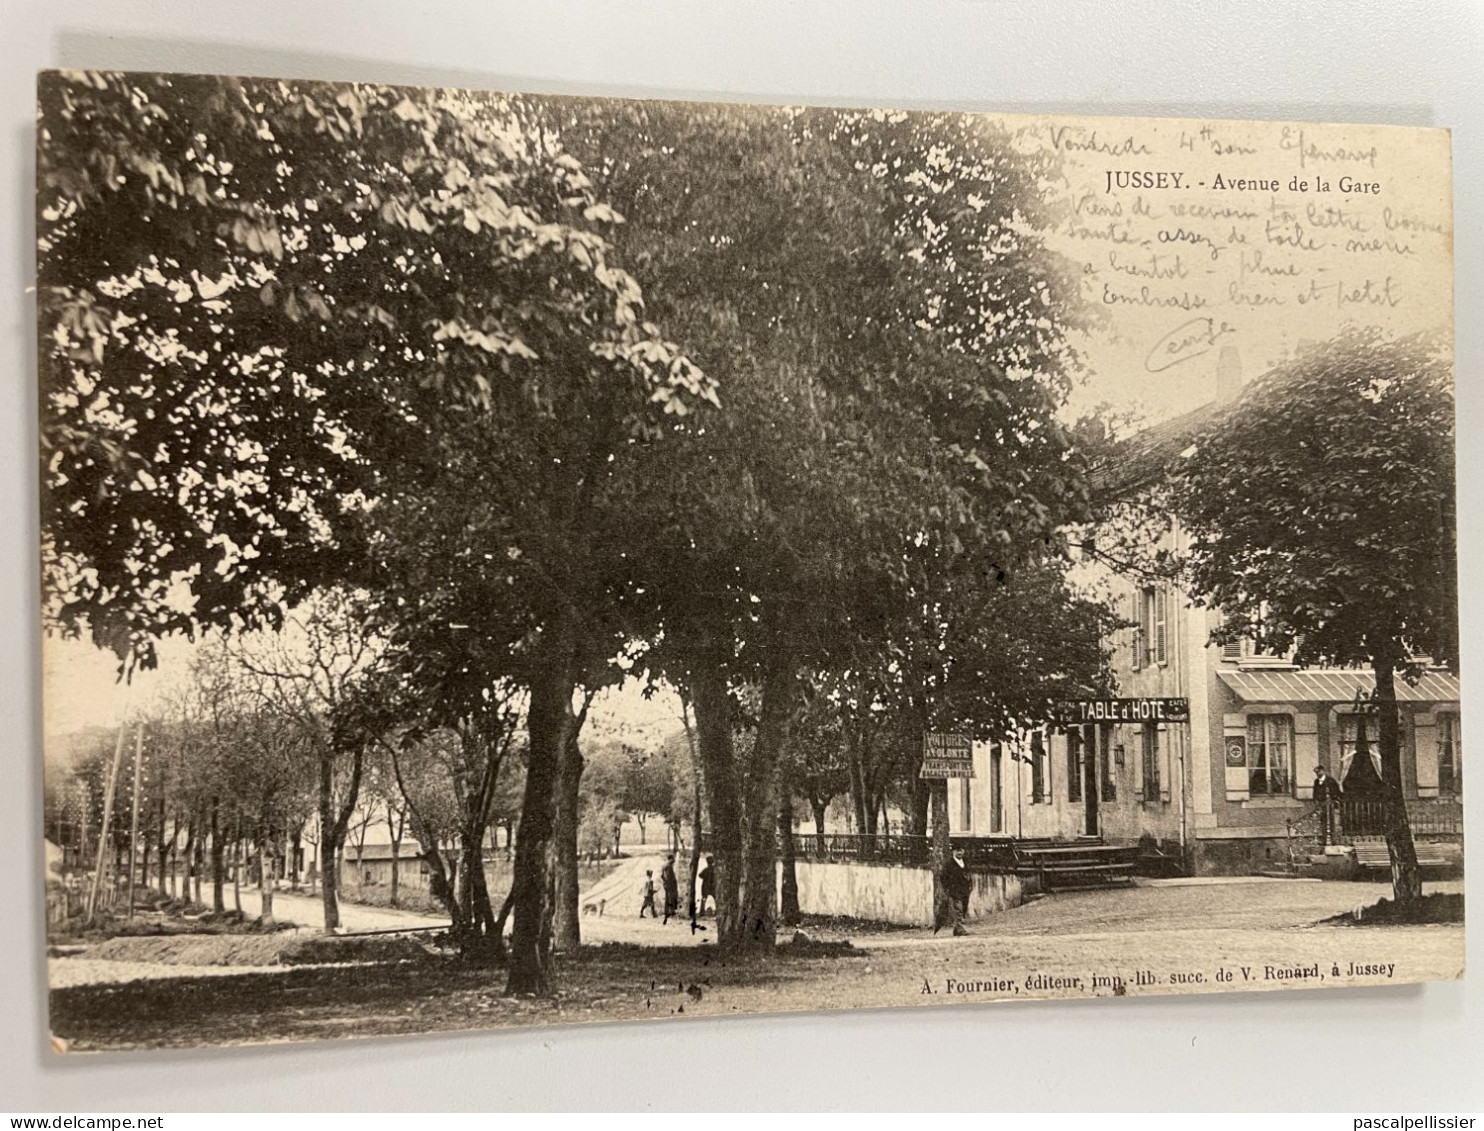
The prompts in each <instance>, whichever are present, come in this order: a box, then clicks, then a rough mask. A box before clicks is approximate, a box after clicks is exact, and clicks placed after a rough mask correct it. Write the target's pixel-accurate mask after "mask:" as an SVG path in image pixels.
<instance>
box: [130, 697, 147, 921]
mask: <svg viewBox="0 0 1484 1131" xmlns="http://www.w3.org/2000/svg"><path fill="white" fill-rule="evenodd" d="M143 756H144V724H143V723H140V724H139V728H138V729H137V730H136V731H135V732H134V792H133V794H132V795H131V796H130V798H129V810H130V812H129V911H128V917H129V918H130V919H132V918H134V867H135V864H136V862H137V861H138V860H139V778H140V765H141V763H142V761H143Z"/></svg>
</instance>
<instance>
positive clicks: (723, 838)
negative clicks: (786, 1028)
mask: <svg viewBox="0 0 1484 1131" xmlns="http://www.w3.org/2000/svg"><path fill="white" fill-rule="evenodd" d="M699 643H700V647H699V648H698V650H697V658H696V662H695V663H693V664H692V665H691V681H690V699H691V702H692V704H694V708H695V713H696V747H697V750H698V751H699V752H700V758H701V768H702V771H703V775H704V778H705V786H706V798H707V803H708V808H709V809H710V812H711V853H710V855H711V857H712V863H711V875H712V883H713V887H714V891H715V894H716V933H717V941H718V943H723V944H727V941H728V940H735V939H736V938H737V937H738V935H739V934H741V933H742V928H741V915H742V911H741V907H740V903H741V899H740V896H741V892H742V852H743V848H742V844H743V842H742V805H741V800H742V798H741V786H740V783H739V782H738V780H737V766H736V758H735V755H734V752H733V750H732V704H731V699H730V697H729V695H728V692H727V680H726V673H725V671H724V670H723V669H722V667H721V666H720V660H721V658H722V656H721V650H720V648H719V647H718V646H717V645H716V644H715V643H713V642H711V641H705V640H702V641H700V642H699Z"/></svg>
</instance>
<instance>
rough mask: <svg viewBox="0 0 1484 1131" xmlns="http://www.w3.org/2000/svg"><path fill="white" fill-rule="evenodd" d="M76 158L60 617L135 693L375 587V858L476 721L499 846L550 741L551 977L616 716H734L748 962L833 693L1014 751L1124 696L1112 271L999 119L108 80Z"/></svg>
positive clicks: (59, 157) (724, 754)
mask: <svg viewBox="0 0 1484 1131" xmlns="http://www.w3.org/2000/svg"><path fill="white" fill-rule="evenodd" d="M41 127H42V130H43V145H42V151H41V165H40V176H41V185H42V193H41V201H40V209H41V230H40V244H41V290H40V295H41V298H40V306H41V314H42V318H43V322H44V325H45V326H47V327H48V332H47V334H46V338H45V341H46V346H47V348H46V350H45V351H44V358H43V376H44V380H45V383H46V399H45V405H46V411H45V413H44V422H43V445H44V449H45V451H44V458H45V460H46V464H47V474H46V500H45V508H46V513H45V518H46V523H45V529H46V531H47V554H48V563H49V568H50V576H51V578H52V580H53V586H52V592H53V594H54V595H55V600H54V601H53V604H52V608H51V610H50V611H51V613H52V615H53V617H54V618H55V620H56V622H57V623H59V624H60V625H62V626H63V628H64V629H66V630H70V631H86V632H88V633H89V634H90V635H91V637H92V639H93V640H95V641H96V642H97V643H99V644H100V645H103V646H106V647H109V648H111V649H113V650H114V651H115V652H116V653H117V654H118V655H119V656H120V658H121V662H122V663H123V664H124V667H125V670H126V671H127V670H128V669H129V668H130V667H131V666H132V665H138V664H144V665H148V664H150V663H152V662H153V641H154V640H155V639H157V638H158V637H159V636H161V635H163V634H167V633H171V632H177V631H190V632H195V631H199V630H201V629H224V630H227V631H242V630H244V629H248V628H254V627H268V628H276V627H279V626H281V625H282V624H283V622H284V617H285V615H286V613H287V611H288V610H289V609H290V608H292V607H294V606H295V605H296V604H297V603H298V602H300V601H302V600H303V599H304V598H305V597H307V596H308V595H310V594H311V593H315V592H320V593H324V592H326V591H327V590H328V589H330V588H333V587H339V588H341V589H342V590H343V591H347V592H351V593H354V594H355V605H356V610H357V611H356V615H357V617H358V622H359V623H360V624H361V625H362V629H363V631H364V633H365V634H366V636H367V638H368V639H369V638H373V637H374V638H375V639H377V640H378V641H380V642H381V644H380V647H379V649H378V652H377V659H376V664H375V672H374V674H373V673H370V672H368V673H366V675H365V678H364V679H363V680H361V681H359V683H358V686H359V689H360V690H359V691H358V692H357V694H356V695H355V696H353V697H352V698H351V700H349V701H347V702H345V703H341V702H338V701H337V702H335V703H328V702H327V703H325V704H323V708H324V714H323V717H324V718H325V719H326V720H328V721H327V722H326V724H325V726H324V728H323V733H322V734H321V735H320V736H319V738H318V739H317V741H320V742H322V743H323V744H324V747H323V748H324V750H325V753H326V756H325V758H324V759H323V760H322V761H321V763H320V772H319V777H318V781H317V794H318V808H319V811H320V817H321V821H322V824H323V827H324V829H325V833H324V835H325V837H326V849H327V855H328V856H329V857H331V858H333V856H334V850H335V849H337V848H338V847H339V843H340V841H341V838H342V837H343V833H344V827H345V821H346V820H347V819H348V818H347V816H346V814H345V812H344V806H345V799H346V798H348V797H349V796H351V795H352V794H353V793H354V787H355V784H356V783H357V781H358V775H359V774H361V773H363V772H364V765H363V761H362V758H363V752H364V751H365V750H367V749H370V748H371V747H372V746H375V745H380V744H385V743H388V742H391V743H394V744H395V743H403V742H407V741H410V740H414V739H416V738H417V736H421V735H425V734H430V733H434V732H437V733H440V734H455V735H457V744H458V749H457V752H456V755H453V756H451V758H452V760H454V761H457V762H458V770H457V773H456V774H455V775H454V776H455V777H456V778H457V779H458V780H459V781H460V782H462V783H463V786H462V787H461V788H462V789H463V793H462V795H461V796H462V802H461V803H462V804H464V805H465V806H466V810H467V815H468V820H467V821H466V822H465V825H464V827H463V828H464V834H465V835H466V836H470V837H472V835H473V832H474V829H475V827H476V826H477V825H478V823H479V821H480V820H482V819H483V817H484V814H485V812H486V808H485V806H486V803H487V799H488V797H489V794H490V790H491V789H492V788H493V786H492V784H491V783H493V782H494V781H495V780H497V779H498V777H499V768H500V766H501V765H502V764H503V761H504V759H505V758H507V757H508V754H509V751H510V749H511V744H512V735H513V732H514V730H515V729H516V728H517V727H519V728H520V729H521V730H522V731H523V735H522V742H523V745H524V750H525V776H524V796H523V799H522V805H521V818H520V825H519V835H518V838H517V844H516V862H515V881H514V888H513V891H512V893H511V896H510V904H511V907H512V909H513V915H514V931H513V935H512V939H511V953H510V959H509V961H510V974H509V987H510V989H511V990H512V991H516V992H531V991H540V990H543V989H545V988H546V987H547V985H548V956H549V954H550V953H551V950H552V946H553V942H554V941H555V942H556V943H558V944H559V943H561V942H562V941H563V940H564V939H566V940H575V937H576V934H577V899H576V892H575V860H576V853H577V839H578V838H577V828H578V824H579V820H578V813H577V808H578V806H577V799H578V796H579V789H580V782H581V778H582V774H583V768H584V760H583V755H582V753H581V751H580V747H579V743H578V736H579V733H580V731H581V728H582V726H583V723H584V720H585V717H586V711H587V707H588V704H590V703H591V700H592V697H593V695H595V694H597V693H598V692H599V691H601V689H603V688H604V687H607V686H610V685H612V684H614V683H616V682H618V681H619V680H621V679H623V678H626V677H628V676H631V675H632V674H634V673H638V672H643V673H646V675H647V678H649V679H652V680H659V679H663V680H666V681H668V682H669V683H671V684H673V685H674V686H675V687H677V688H679V689H680V690H681V691H682V693H683V694H684V695H685V697H686V699H687V701H688V702H689V704H690V705H691V707H692V709H693V710H694V715H695V740H696V750H697V756H698V760H699V764H700V768H701V774H700V777H701V780H702V782H703V787H704V790H705V793H706V797H705V801H706V810H707V813H708V815H709V819H710V824H711V829H712V832H713V836H714V843H715V856H716V871H717V887H718V905H719V909H720V923H719V941H720V943H721V945H722V946H723V947H724V948H733V949H748V948H752V947H758V946H762V947H767V946H771V945H772V939H773V934H774V929H773V920H774V915H775V913H774V903H775V900H774V886H775V884H774V853H775V848H774V846H775V842H776V838H775V835H774V834H775V829H776V824H777V821H778V818H779V798H780V797H791V796H792V789H791V788H787V787H786V786H784V785H782V784H781V782H782V778H783V776H784V775H787V774H788V773H789V758H788V756H787V753H786V752H787V749H788V734H789V730H790V724H791V722H792V720H793V717H794V716H795V714H796V713H797V712H798V711H799V709H800V708H801V707H802V706H803V705H804V704H805V703H806V702H808V701H810V700H813V699H821V700H825V701H829V702H832V703H836V704H838V705H840V706H841V708H842V709H844V710H847V711H849V712H851V713H852V714H853V715H854V716H855V717H856V718H857V719H858V721H859V724H860V729H861V730H862V732H865V731H869V730H871V729H873V728H874V726H875V722H876V719H877V718H878V717H880V716H882V715H884V714H892V715H896V714H899V713H900V715H901V717H902V723H901V725H902V727H903V728H904V729H905V730H906V731H907V732H910V733H920V731H921V729H922V728H924V727H930V726H934V725H942V724H945V723H948V722H952V723H953V724H954V725H968V726H972V727H973V728H974V729H975V730H976V731H978V732H981V733H984V734H989V733H992V732H994V731H996V730H999V729H1001V728H1004V727H1006V726H1008V725H1010V724H1012V723H1013V722H1014V721H1015V720H1016V719H1018V718H1021V717H1027V716H1030V715H1033V714H1035V713H1036V712H1037V710H1038V708H1039V707H1044V704H1045V702H1046V701H1047V700H1048V699H1050V698H1053V697H1055V696H1057V695H1059V694H1063V693H1065V692H1066V691H1067V690H1068V689H1069V688H1072V687H1078V686H1086V685H1087V684H1088V683H1089V682H1090V681H1091V680H1093V679H1095V678H1096V674H1097V668H1098V666H1099V665H1098V660H1099V650H1098V646H1097V640H1098V638H1099V633H1098V632H1097V628H1098V614H1097V613H1096V611H1095V610H1093V609H1092V608H1091V607H1084V606H1082V605H1079V604H1078V603H1077V602H1075V601H1074V600H1070V599H1068V596H1067V593H1066V590H1065V584H1064V579H1063V577H1062V574H1061V566H1060V564H1059V563H1060V562H1061V555H1060V554H1059V552H1058V549H1059V539H1060V535H1059V531H1060V530H1061V529H1062V527H1063V526H1064V524H1065V523H1066V522H1067V521H1069V520H1072V519H1076V518H1081V517H1086V513H1087V509H1086V508H1087V499H1086V492H1085V490H1084V488H1083V486H1082V484H1081V480H1080V476H1079V471H1078V459H1077V456H1076V452H1075V449H1074V445H1073V443H1072V439H1071V437H1070V435H1069V434H1068V432H1067V430H1066V428H1065V427H1064V426H1063V425H1062V424H1061V423H1060V422H1059V420H1058V418H1057V415H1056V409H1057V406H1058V404H1059V403H1060V400H1061V396H1062V394H1063V393H1064V391H1065V389H1066V387H1067V382H1068V380H1069V366H1070V363H1071V356H1070V351H1069V349H1068V347H1067V345H1066V333H1067V331H1068V329H1069V327H1071V326H1072V325H1075V324H1076V323H1077V321H1078V318H1079V316H1078V313H1077V311H1078V306H1077V303H1076V292H1075V285H1074V283H1073V281H1072V280H1071V279H1070V277H1069V276H1068V275H1067V273H1065V272H1064V271H1063V270H1062V265H1061V264H1060V262H1059V261H1058V260H1057V259H1056V258H1055V257H1054V256H1052V255H1051V254H1050V253H1049V252H1048V251H1047V249H1046V248H1045V246H1044V243H1043V242H1042V239H1041V235H1040V233H1041V232H1043V231H1044V230H1045V229H1046V228H1047V227H1048V225H1049V222H1050V218H1049V217H1048V216H1047V215H1046V213H1045V205H1044V204H1043V203H1042V201H1043V196H1042V194H1041V193H1040V191H1039V189H1040V187H1041V185H1042V184H1043V182H1044V180H1045V178H1046V177H1047V176H1048V175H1049V173H1050V170H1049V168H1047V167H1046V166H1045V165H1044V164H1043V163H1042V162H1041V160H1040V159H1039V158H1036V157H1035V156H1033V155H1023V154H1018V153H1017V152H1016V150H1015V148H1014V146H1013V144H1012V142H1011V140H1010V139H1009V138H1008V137H1006V136H1002V135H1000V134H998V133H997V132H996V131H995V130H993V129H992V128H991V127H989V126H987V125H985V124H983V123H980V122H971V121H968V120H966V119H963V118H961V117H958V116H951V115H940V116H911V117H909V116H905V115H888V114H856V113H845V112H837V111H798V112H795V111H782V110H765V109H742V108H730V109H728V108H700V107H678V106H665V105H660V104H622V103H592V102H582V103H578V102H564V101H561V100H549V101H540V102H538V101H535V100H528V99H522V98H510V97H495V96H480V95H469V94H456V93H449V92H408V91H400V90H394V89H389V88H382V87H364V86H341V87H327V86H305V85H296V84H285V83H262V82H249V81H245V80H221V79H189V78H178V77H172V78H144V77H135V76H118V75H100V74H87V75H81V74H73V75H59V76H53V77H50V78H49V79H48V80H47V81H46V82H45V83H44V84H43V89H42V114H41ZM619 264H624V265H625V266H626V267H627V270H625V269H624V268H622V267H620V266H619ZM661 326H663V327H664V328H665V329H664V332H663V333H662V332H661V330H660V329H659V327H661ZM672 341H680V342H684V343H685V347H684V351H682V350H681V349H680V348H678V347H677V346H675V345H673V344H671V343H672ZM183 590H185V591H188V594H189V595H188V596H186V597H182V591H183ZM1016 623H1038V624H1041V625H1043V626H1044V628H1045V636H1044V639H1042V640H1041V641H1038V642H1032V643H1029V644H1028V643H1027V642H1026V640H1024V639H1022V638H1021V636H1020V635H1019V634H1015V633H1013V632H1012V630H1011V626H1012V625H1014V624H1016ZM1027 648H1029V649H1030V650H1031V651H1037V650H1048V651H1049V652H1050V653H1051V654H1049V655H1042V656H1035V657H1032V656H1028V655H1026V654H1025V653H1026V649H1027ZM1035 671H1040V672H1045V673H1053V674H1055V675H1056V676H1058V678H1059V681H1060V682H1058V679H1052V680H1047V681H1032V680H1030V679H1028V678H1027V675H1028V673H1030V672H1035ZM277 674H279V675H287V674H289V673H288V672H286V671H283V670H278V671H277ZM1001 677H1003V678H1001ZM311 683H312V680H311V681H308V682H305V683H304V684H303V685H302V687H301V691H302V693H303V694H304V695H305V696H309V695H311V694H317V692H313V691H312V690H311V687H310V684H311ZM955 683H957V684H959V685H961V686H962V687H964V688H969V687H970V686H972V691H969V692H967V694H966V695H965V696H963V698H962V700H961V701H960V702H953V703H952V704H951V705H950V699H951V697H952V694H953V685H954V684H955ZM515 703H518V704H519V709H518V710H516V709H513V708H512V704H515ZM898 708H901V711H900V712H898V710H897V709H898ZM866 742H867V743H868V742H869V740H868V739H867V740H866ZM866 748H867V747H866V746H865V745H863V746H862V747H861V749H862V750H863V751H864V750H865V749H866ZM871 760H872V759H866V758H862V759H861V771H860V772H861V775H862V784H861V786H860V790H861V796H862V801H863V803H864V801H865V798H866V795H867V794H868V793H870V792H871V791H872V790H877V791H879V789H880V788H881V786H880V781H879V778H878V780H875V781H871V782H867V781H865V780H864V777H865V776H867V773H868V772H867V769H866V763H867V762H868V761H871ZM335 767H342V769H341V770H339V771H338V772H339V773H341V774H343V777H344V784H343V785H342V784H340V783H339V782H340V779H338V778H337V776H336V774H337V770H336V769H335ZM413 808H416V806H415V805H414V806H413ZM871 811H872V812H874V811H875V806H874V805H872V806H871ZM414 820H416V818H414ZM474 871H475V872H477V869H476V870H474ZM474 882H476V883H477V881H474ZM470 897H471V900H472V907H471V910H470V911H469V915H470V918H471V920H473V921H477V922H480V923H482V924H484V926H483V927H482V928H481V930H482V932H483V933H484V934H485V935H486V936H487V937H489V938H490V939H491V945H493V946H495V947H498V935H497V934H494V933H493V929H494V926H495V923H494V922H493V921H492V916H491V915H490V913H489V907H488V903H489V901H488V898H487V896H486V895H483V894H481V893H480V892H478V891H474V892H472V893H470ZM327 911H328V909H327Z"/></svg>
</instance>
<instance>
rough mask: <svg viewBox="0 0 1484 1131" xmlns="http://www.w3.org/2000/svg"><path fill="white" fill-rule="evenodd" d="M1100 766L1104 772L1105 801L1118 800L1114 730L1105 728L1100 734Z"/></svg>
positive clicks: (1108, 727)
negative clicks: (1114, 764)
mask: <svg viewBox="0 0 1484 1131" xmlns="http://www.w3.org/2000/svg"><path fill="white" fill-rule="evenodd" d="M1098 748H1099V757H1098V765H1099V767H1100V769H1101V771H1102V774H1101V776H1102V779H1103V800H1104V801H1117V800H1118V780H1117V778H1116V777H1115V776H1114V770H1113V728H1112V727H1111V726H1104V727H1103V728H1102V729H1101V730H1100V731H1099V732H1098Z"/></svg>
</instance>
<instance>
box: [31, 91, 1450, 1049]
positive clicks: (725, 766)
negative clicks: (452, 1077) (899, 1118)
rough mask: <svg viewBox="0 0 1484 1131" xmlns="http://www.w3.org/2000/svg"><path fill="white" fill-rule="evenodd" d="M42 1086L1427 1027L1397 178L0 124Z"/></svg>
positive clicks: (1336, 147)
mask: <svg viewBox="0 0 1484 1131" xmlns="http://www.w3.org/2000/svg"><path fill="white" fill-rule="evenodd" d="M37 169H38V183H37V309H38V316H39V327H38V341H39V359H40V373H39V379H40V383H41V397H40V410H41V414H40V422H39V423H40V434H39V435H40V460H41V469H42V499H41V506H42V525H41V530H42V554H43V565H44V569H43V573H44V585H45V592H44V594H43V608H44V614H45V625H44V632H45V646H44V664H45V752H44V755H45V765H46V776H45V784H46V791H45V802H44V803H45V836H46V856H45V859H46V876H45V884H46V900H47V911H48V931H49V940H48V946H49V949H48V955H49V971H50V985H51V1034H52V1042H53V1046H54V1047H55V1048H57V1049H58V1050H62V1051H66V1050H75V1051H91V1050H113V1049H132V1048H157V1047H192V1046H205V1045H223V1044H248V1043H256V1042H272V1041H301V1040H311V1039H329V1038H342V1037H352V1036H354V1037H364V1036H388V1035H402V1034H412V1033H424V1032H433V1031H443V1030H453V1029H482V1028H491V1027H500V1026H508V1025H531V1024H567V1023H572V1022H579V1021H630V1020H637V1019H649V1018H679V1017H682V1016H683V1017H685V1018H692V1017H709V1016H717V1015H733V1014H738V1013H752V1012H775V1011H785V1010H817V1009H844V1008H855V1007H868V1006H869V1007H880V1006H909V1005H945V1004H954V1003H983V1002H990V1001H998V1000H1007V999H1008V1000H1015V999H1026V998H1063V999H1065V998H1094V997H1112V996H1124V995H1127V996H1142V995H1151V994H1171V993H1192V992H1199V993H1209V992H1225V991H1241V990H1246V991H1251V990H1292V989H1316V988H1340V987H1350V986H1376V985H1390V984H1394V983H1401V982H1416V981H1423V980H1429V979H1451V978H1457V977H1459V976H1461V974H1462V969H1463V963H1464V957H1463V956H1464V928H1463V884H1462V875H1463V866H1464V864H1463V820H1462V796H1463V788H1464V786H1463V779H1464V768H1463V736H1462V731H1461V728H1460V689H1459V682H1458V674H1457V671H1458V666H1457V664H1458V635H1459V633H1458V594H1457V570H1456V564H1455V563H1456V545H1455V543H1456V519H1455V475H1454V446H1455V445H1454V401H1453V381H1454V378H1453V360H1452V358H1453V346H1452V326H1453V308H1452V229H1451V223H1452V210H1451V172H1450V153H1449V137H1448V134H1447V133H1446V131H1441V130H1429V129H1404V128H1394V127H1382V126H1367V125H1322V124H1312V123H1298V122H1239V121H1195V120H1191V121H1182V120H1152V119H1098V118H1055V117H1026V116H1011V115H998V114H963V113H951V112H927V111H914V112H894V111H887V110H879V109H870V110H862V109H835V108H824V107H792V108H786V107H767V106H745V105H720V104H701V103H682V102H660V101H622V100H615V99H594V98H557V97H543V96H533V95H525V94H501V93H489V92H478V91H464V90H440V89H412V88H396V87H388V86H379V85H356V84H332V83H314V82H299V81H293V82H290V81H277V80H271V79H248V78H231V77H220V76H193V75H165V74H119V73H94V72H65V73H64V72H55V73H46V74H43V75H42V76H41V77H40V80H39V113H38V156H37Z"/></svg>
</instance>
